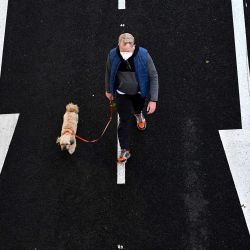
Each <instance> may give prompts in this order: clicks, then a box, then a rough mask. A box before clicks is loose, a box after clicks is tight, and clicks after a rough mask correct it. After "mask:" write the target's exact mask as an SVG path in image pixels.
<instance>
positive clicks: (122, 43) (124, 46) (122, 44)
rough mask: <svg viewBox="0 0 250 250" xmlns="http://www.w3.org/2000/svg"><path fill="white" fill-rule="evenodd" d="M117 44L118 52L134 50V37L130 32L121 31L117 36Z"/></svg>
mask: <svg viewBox="0 0 250 250" xmlns="http://www.w3.org/2000/svg"><path fill="white" fill-rule="evenodd" d="M118 46H119V49H120V52H134V50H135V38H134V37H133V36H132V35H131V34H130V33H123V34H121V35H120V36H119V39H118Z"/></svg>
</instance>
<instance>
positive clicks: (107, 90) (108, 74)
mask: <svg viewBox="0 0 250 250" xmlns="http://www.w3.org/2000/svg"><path fill="white" fill-rule="evenodd" d="M110 70H111V63H110V60H109V55H108V58H107V62H106V70H105V91H106V92H108V93H110V92H111V91H110V86H109V79H110Z"/></svg>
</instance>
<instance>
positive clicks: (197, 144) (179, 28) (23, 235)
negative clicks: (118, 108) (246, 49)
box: [0, 0, 249, 249]
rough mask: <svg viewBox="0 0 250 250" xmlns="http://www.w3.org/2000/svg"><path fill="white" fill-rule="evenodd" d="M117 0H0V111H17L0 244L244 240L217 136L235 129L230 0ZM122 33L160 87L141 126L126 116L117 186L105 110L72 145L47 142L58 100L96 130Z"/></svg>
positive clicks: (216, 243) (236, 245)
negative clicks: (2, 26)
mask: <svg viewBox="0 0 250 250" xmlns="http://www.w3.org/2000/svg"><path fill="white" fill-rule="evenodd" d="M126 6H127V8H126V10H118V9H117V1H109V2H107V1H98V3H97V2H93V1H74V2H70V1H57V0H55V1H45V0H44V1H40V0H39V1H35V2H34V1H28V0H27V1H25V2H20V1H16V0H12V1H10V2H9V8H8V17H7V24H6V33H5V45H4V52H3V65H2V76H1V80H0V82H1V91H0V113H20V118H19V121H18V123H17V127H16V130H15V133H14V136H13V139H12V143H11V145H10V149H9V152H8V155H7V158H6V160H5V164H4V167H3V170H2V173H1V176H0V245H1V249H35V248H36V249H118V245H122V246H123V249H246V247H247V246H249V234H248V230H247V226H246V223H245V220H244V216H243V213H242V209H241V204H240V202H239V199H238V196H237V193H236V189H235V186H234V183H233V179H232V176H231V173H230V169H229V166H228V164H227V160H226V156H225V153H224V150H223V146H222V143H221V140H220V137H219V133H218V130H219V129H232V128H240V127H241V119H240V108H239V96H238V85H237V71H236V61H235V60H236V59H235V47H234V36H233V22H232V12H231V5H230V1H223V2H220V1H215V0H211V1H206V2H204V1H203V2H201V1H188V2H187V1H179V2H174V1H160V0H155V1H153V2H152V1H142V0H138V1H134V2H132V1H131V2H128V3H127V4H126ZM121 24H125V26H121ZM124 31H125V32H130V33H132V34H134V36H135V38H136V44H137V45H138V46H142V47H145V48H147V49H148V50H149V52H150V54H151V56H152V58H153V60H154V62H155V65H156V68H157V70H158V74H159V82H160V95H159V102H158V104H157V105H158V107H157V112H156V113H155V114H154V115H152V116H147V120H148V129H147V131H145V132H143V133H141V132H138V131H137V130H136V128H135V124H134V121H131V133H132V138H133V140H132V154H133V155H132V158H131V159H130V160H129V161H128V163H127V164H126V184H125V185H117V184H116V148H117V141H116V115H115V117H114V121H113V122H112V125H111V127H109V129H108V131H107V133H106V134H105V136H104V137H103V139H102V140H101V141H100V142H99V143H97V144H85V143H81V142H78V145H77V149H76V152H75V153H74V154H73V155H72V156H71V155H68V154H67V152H61V151H60V149H59V148H58V146H57V145H56V144H55V141H56V137H57V136H58V135H59V134H60V129H61V124H62V116H63V114H64V111H65V105H66V104H67V103H68V102H70V101H72V102H74V103H77V104H78V105H79V107H80V114H79V119H80V120H79V124H78V134H79V135H81V136H86V137H90V138H95V137H97V136H98V135H99V133H100V131H101V130H102V129H103V127H104V125H105V123H106V121H107V120H108V111H109V107H108V101H107V99H106V97H105V96H104V71H105V62H106V57H107V53H108V52H109V50H110V49H111V48H112V47H114V46H116V45H117V38H118V36H119V34H120V33H121V32H124ZM240 247H241V248H240Z"/></svg>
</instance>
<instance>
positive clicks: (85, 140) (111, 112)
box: [76, 101, 113, 142]
mask: <svg viewBox="0 0 250 250" xmlns="http://www.w3.org/2000/svg"><path fill="white" fill-rule="evenodd" d="M109 107H110V115H109V121H108V123H107V125H106V127H105V128H104V130H103V131H102V133H101V135H100V136H99V137H98V138H97V139H94V140H90V139H84V138H82V137H80V136H78V135H76V138H77V139H79V140H81V141H83V142H97V141H99V140H100V139H101V138H102V136H103V135H104V133H105V132H106V130H107V128H108V126H109V124H110V122H111V121H112V117H113V104H112V101H109Z"/></svg>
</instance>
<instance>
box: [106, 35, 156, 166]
mask: <svg viewBox="0 0 250 250" xmlns="http://www.w3.org/2000/svg"><path fill="white" fill-rule="evenodd" d="M134 42H135V41H134V37H133V36H132V35H131V34H129V33H123V34H121V35H120V36H119V39H118V46H117V47H116V48H113V49H111V51H110V52H109V54H108V58H107V63H106V73H105V89H106V96H107V98H108V99H109V100H113V99H114V98H115V99H116V104H117V112H118V114H119V117H120V123H119V126H118V138H119V142H120V145H121V154H120V156H119V157H118V159H117V161H118V162H126V161H127V159H128V158H130V156H131V153H130V144H129V121H130V118H131V115H132V113H131V110H132V109H133V113H134V116H135V118H136V123H137V128H138V129H139V130H140V131H143V130H145V129H146V126H147V123H146V119H145V117H144V115H143V113H142V110H143V108H144V105H145V100H146V98H147V99H148V100H149V102H148V106H147V114H152V113H154V112H155V110H156V102H157V101H158V88H159V85H158V74H157V71H156V68H155V65H154V63H153V60H152V58H151V56H150V55H149V53H148V51H147V50H146V49H145V48H142V47H137V46H136V45H135V43H134Z"/></svg>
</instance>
